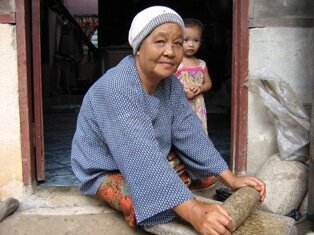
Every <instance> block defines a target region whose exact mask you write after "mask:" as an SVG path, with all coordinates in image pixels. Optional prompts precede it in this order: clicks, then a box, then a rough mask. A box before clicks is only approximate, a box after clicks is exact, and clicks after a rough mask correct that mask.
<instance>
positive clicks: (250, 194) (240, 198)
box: [222, 187, 259, 231]
mask: <svg viewBox="0 0 314 235" xmlns="http://www.w3.org/2000/svg"><path fill="white" fill-rule="evenodd" d="M258 204H259V193H258V192H257V191H256V190H255V189H254V188H252V187H244V188H240V189H239V190H237V191H236V192H234V193H233V194H232V195H231V196H230V197H229V198H227V199H226V200H225V201H224V203H223V204H222V205H223V207H224V208H226V210H227V211H228V213H229V215H230V216H231V218H232V225H233V230H232V231H235V230H236V229H237V228H238V227H239V226H240V225H241V224H242V223H243V222H244V221H245V220H246V219H247V218H248V217H249V216H250V215H251V214H252V212H253V211H254V210H255V209H256V208H257V206H258Z"/></svg>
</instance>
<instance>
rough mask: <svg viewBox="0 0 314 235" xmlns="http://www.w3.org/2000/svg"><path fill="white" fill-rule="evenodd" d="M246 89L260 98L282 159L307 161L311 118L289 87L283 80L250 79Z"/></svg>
mask: <svg viewBox="0 0 314 235" xmlns="http://www.w3.org/2000/svg"><path fill="white" fill-rule="evenodd" d="M246 85H247V86H248V88H249V89H250V90H251V91H253V92H255V93H256V94H257V95H259V96H260V98H261V100H262V102H263V104H264V105H265V106H266V107H267V109H268V111H269V116H270V118H271V121H272V122H273V124H274V127H275V130H276V137H277V143H278V148H279V154H280V157H281V159H282V160H298V161H301V162H304V163H306V162H307V160H308V158H309V142H310V141H309V139H310V117H309V115H308V114H307V112H306V110H305V109H304V107H303V105H302V103H301V102H300V101H299V100H298V98H297V96H296V94H295V92H294V91H293V90H292V88H291V87H290V86H289V84H288V83H287V82H285V81H282V80H276V81H275V80H271V79H260V78H256V79H250V80H247V81H246Z"/></svg>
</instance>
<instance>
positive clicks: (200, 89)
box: [190, 66, 212, 98]
mask: <svg viewBox="0 0 314 235" xmlns="http://www.w3.org/2000/svg"><path fill="white" fill-rule="evenodd" d="M210 88H212V80H211V79H210V76H209V73H208V69H207V66H205V69H204V81H203V84H202V85H200V86H193V87H191V88H190V90H191V91H192V92H193V97H192V98H194V97H195V96H197V95H199V94H201V93H204V92H206V91H209V90H210Z"/></svg>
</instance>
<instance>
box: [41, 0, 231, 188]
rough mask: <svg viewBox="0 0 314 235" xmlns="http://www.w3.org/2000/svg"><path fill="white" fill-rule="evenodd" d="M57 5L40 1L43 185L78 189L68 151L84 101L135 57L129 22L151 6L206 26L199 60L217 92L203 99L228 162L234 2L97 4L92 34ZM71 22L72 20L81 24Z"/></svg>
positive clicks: (212, 134)
mask: <svg viewBox="0 0 314 235" xmlns="http://www.w3.org/2000/svg"><path fill="white" fill-rule="evenodd" d="M55 2H58V1H57V0H51V1H41V3H42V5H41V13H42V14H41V17H42V30H41V32H42V36H41V41H42V45H41V47H42V71H43V76H42V77H43V82H42V83H43V101H44V102H43V104H44V114H43V115H44V144H45V161H46V181H45V182H41V184H44V185H54V186H56V185H75V184H77V182H76V179H75V177H74V176H73V173H72V170H71V166H70V150H71V140H72V136H73V133H74V130H75V124H76V117H77V113H78V111H79V108H80V104H81V101H82V98H83V96H84V94H85V93H86V91H87V89H88V88H89V87H90V86H91V85H92V84H93V83H94V82H95V81H96V80H97V79H98V78H99V77H100V76H101V74H103V73H104V72H105V71H106V70H107V69H108V68H110V67H111V66H114V65H115V64H116V63H118V61H119V60H120V59H121V58H122V57H124V56H125V55H127V54H130V53H131V48H130V46H129V45H128V42H127V38H128V37H127V36H128V30H129V27H130V24H131V20H132V18H133V17H134V16H135V14H136V13H137V12H138V11H140V10H142V9H144V8H146V7H148V6H152V5H164V6H169V7H171V8H173V9H174V10H175V11H177V12H178V13H179V14H180V15H181V16H182V17H183V18H186V17H194V18H198V19H200V20H201V21H202V22H203V23H204V25H205V32H204V38H203V43H202V47H201V50H200V51H199V53H198V57H199V58H202V59H204V60H205V61H206V62H207V66H208V68H209V73H210V76H211V79H212V81H213V88H212V89H211V90H210V91H209V92H207V93H206V94H205V101H206V106H207V112H208V128H209V130H208V132H209V136H210V137H211V139H212V140H213V142H214V144H215V146H216V147H217V149H218V150H219V151H220V152H221V154H222V156H223V157H224V158H225V160H226V161H227V162H229V157H230V156H229V155H230V111H231V110H230V93H231V91H230V87H231V43H232V38H231V36H232V1H231V0H211V1H206V0H194V1H187V0H180V1H174V0H159V1H147V0H128V1H126V0H110V1H103V0H99V3H98V9H99V10H98V15H96V16H90V17H91V18H93V19H92V20H93V21H97V23H95V24H94V31H93V30H91V28H90V27H89V28H88V27H85V26H84V27H82V24H81V22H80V20H82V19H85V18H86V17H87V16H83V15H82V16H73V15H72V16H68V15H67V14H66V13H65V12H64V11H63V10H62V9H61V7H60V6H59V5H56V4H55ZM78 2H79V1H78ZM52 9H53V10H52ZM53 15H54V17H55V18H56V21H57V22H58V21H60V22H59V23H60V25H61V26H62V27H59V31H58V30H56V27H55V25H53V24H52V23H51V17H52V16H53ZM68 17H72V20H75V21H76V22H79V24H76V23H75V22H72V21H71V20H69V19H68ZM53 22H55V21H53ZM71 22H72V23H71ZM78 26H79V27H78ZM95 29H97V46H95V48H94V49H93V47H92V46H91V45H88V44H89V43H87V42H86V38H88V39H89V40H91V38H92V36H93V35H90V34H93V33H94V32H95ZM82 32H83V33H84V34H85V35H87V37H86V38H85V37H84V36H82ZM94 36H95V35H94ZM56 37H57V38H58V40H57V41H58V45H57V46H56V45H55V41H56Z"/></svg>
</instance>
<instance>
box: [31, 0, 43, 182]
mask: <svg viewBox="0 0 314 235" xmlns="http://www.w3.org/2000/svg"><path fill="white" fill-rule="evenodd" d="M40 36H41V33H40V1H32V45H33V48H32V49H33V53H32V54H33V94H34V135H35V136H34V140H35V146H36V148H35V151H36V178H37V181H44V180H45V157H44V136H43V133H44V130H43V129H44V128H43V125H44V124H43V123H44V122H43V104H42V101H43V99H42V75H41V74H42V72H41V38H40Z"/></svg>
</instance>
